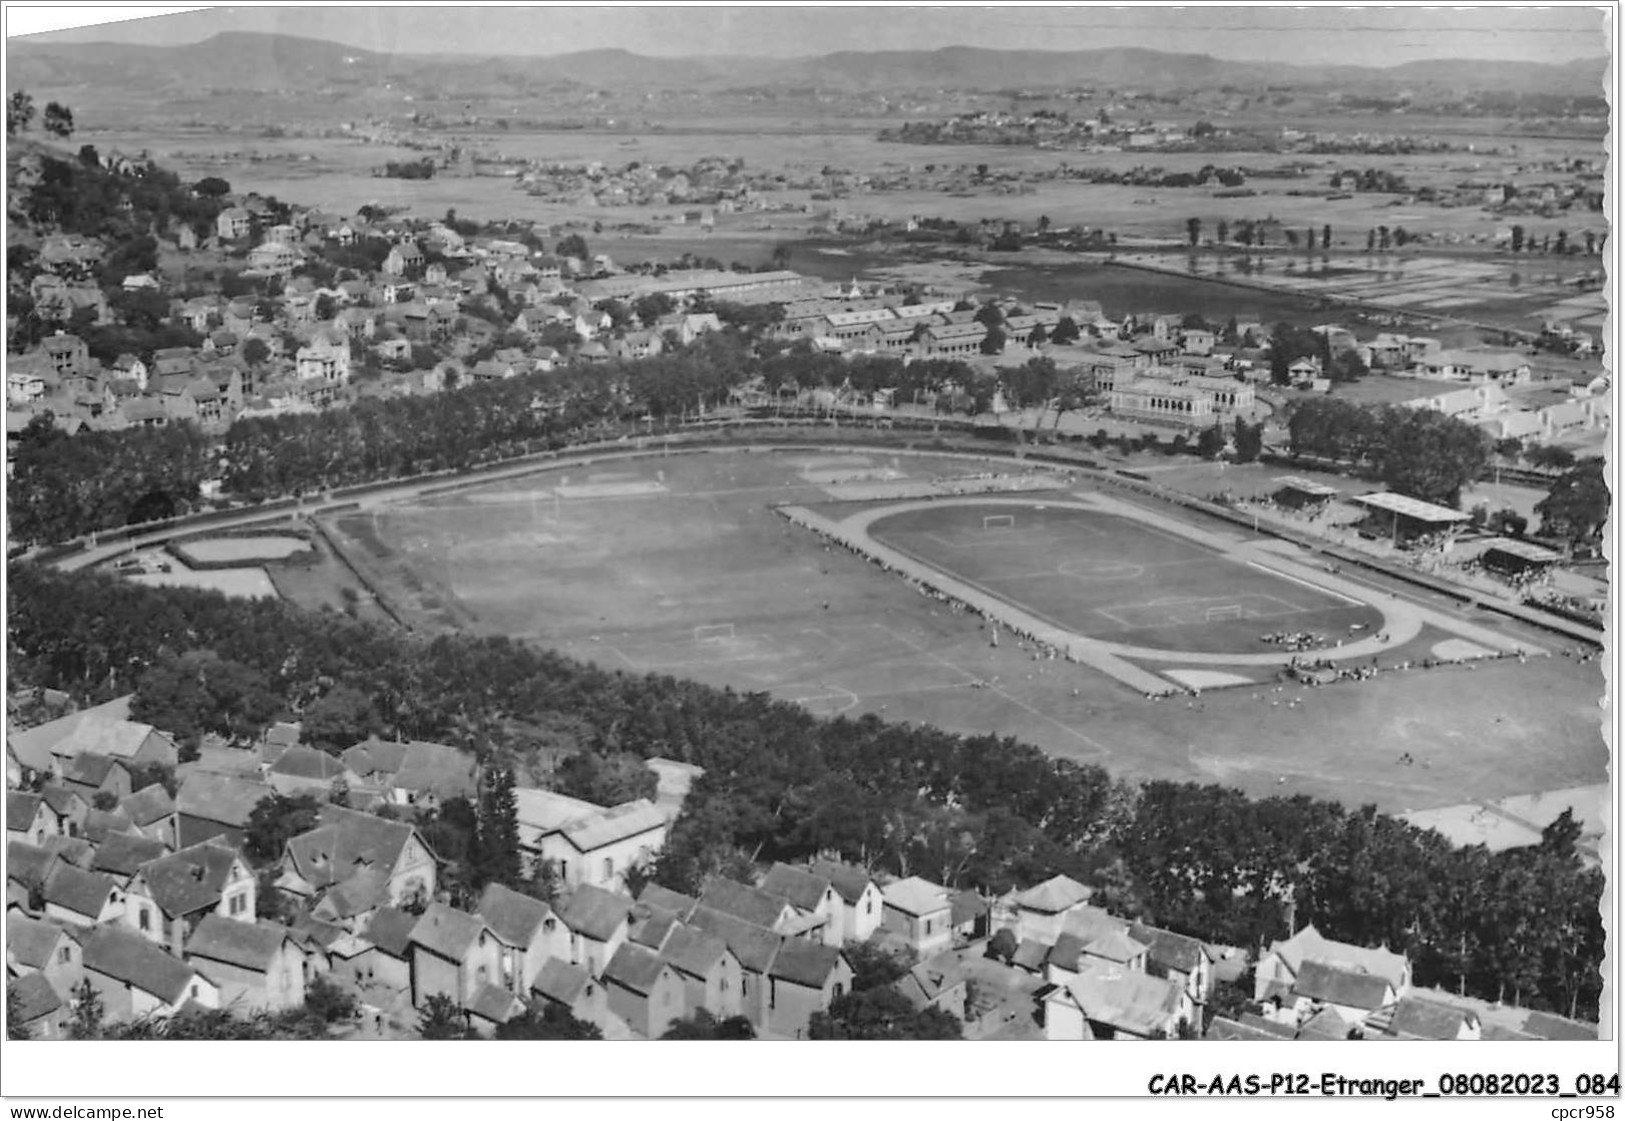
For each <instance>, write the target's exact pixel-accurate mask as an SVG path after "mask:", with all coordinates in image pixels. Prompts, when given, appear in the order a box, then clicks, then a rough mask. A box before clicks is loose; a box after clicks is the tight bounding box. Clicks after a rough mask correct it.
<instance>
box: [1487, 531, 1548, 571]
mask: <svg viewBox="0 0 1625 1121" xmlns="http://www.w3.org/2000/svg"><path fill="white" fill-rule="evenodd" d="M1561 559H1562V557H1560V556H1559V555H1558V554H1557V553H1555V552H1553V551H1552V550H1551V549H1547V548H1544V547H1542V546H1540V545H1536V544H1535V543H1534V542H1532V541H1515V540H1513V539H1511V538H1507V537H1497V538H1496V539H1495V540H1494V541H1491V542H1490V543H1489V544H1488V545H1487V546H1485V548H1484V551H1483V552H1482V553H1480V554H1479V555H1478V563H1480V564H1481V565H1483V566H1484V567H1485V568H1487V569H1489V570H1490V571H1491V572H1498V573H1501V574H1502V575H1504V576H1538V575H1540V574H1541V573H1543V572H1545V571H1546V570H1547V569H1549V568H1551V566H1552V565H1554V564H1556V563H1557V562H1558V561H1559V560H1561Z"/></svg>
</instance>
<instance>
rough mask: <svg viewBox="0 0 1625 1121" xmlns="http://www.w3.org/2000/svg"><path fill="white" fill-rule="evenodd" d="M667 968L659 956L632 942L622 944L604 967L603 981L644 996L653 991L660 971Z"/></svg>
mask: <svg viewBox="0 0 1625 1121" xmlns="http://www.w3.org/2000/svg"><path fill="white" fill-rule="evenodd" d="M666 968H668V967H667V965H666V963H665V962H663V961H661V960H660V955H659V954H657V953H655V952H654V951H653V950H648V949H645V948H644V947H642V946H639V945H636V944H634V943H632V942H622V943H621V945H620V947H619V948H618V949H616V951H615V956H614V957H612V958H610V959H609V963H608V964H607V965H605V966H604V973H603V979H604V980H605V981H614V982H615V983H616V984H618V985H620V986H621V987H622V988H627V989H631V990H632V991H633V992H635V993H642V994H643V995H644V996H647V995H649V994H650V993H651V992H653V991H654V987H655V983H656V982H657V981H659V980H660V973H661V971H662V970H664V969H666Z"/></svg>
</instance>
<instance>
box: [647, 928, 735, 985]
mask: <svg viewBox="0 0 1625 1121" xmlns="http://www.w3.org/2000/svg"><path fill="white" fill-rule="evenodd" d="M729 953H730V951H729V949H728V944H727V943H726V942H724V941H723V940H722V939H721V938H719V937H717V936H716V935H714V934H706V933H704V932H703V931H700V930H697V929H695V928H694V927H691V926H685V925H683V924H681V923H678V924H675V925H673V927H672V929H671V934H670V936H669V937H668V938H667V939H666V944H665V946H664V948H663V949H661V951H660V956H661V957H662V958H664V959H665V961H666V962H667V963H668V964H669V965H671V967H672V968H673V969H676V970H678V971H680V972H682V973H687V974H689V975H691V976H694V977H704V976H705V975H706V974H708V973H709V972H710V971H711V969H712V968H713V967H714V966H715V965H716V964H717V963H718V962H719V961H722V960H723V959H724V958H725V957H727V956H728V955H729Z"/></svg>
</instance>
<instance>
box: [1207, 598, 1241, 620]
mask: <svg viewBox="0 0 1625 1121" xmlns="http://www.w3.org/2000/svg"><path fill="white" fill-rule="evenodd" d="M1244 614H1245V613H1244V612H1243V611H1242V607H1241V604H1239V603H1227V604H1224V605H1222V606H1220V607H1210V608H1208V609H1207V621H1208V622H1210V623H1212V622H1215V621H1217V620H1219V619H1240V618H1242V617H1243V616H1244Z"/></svg>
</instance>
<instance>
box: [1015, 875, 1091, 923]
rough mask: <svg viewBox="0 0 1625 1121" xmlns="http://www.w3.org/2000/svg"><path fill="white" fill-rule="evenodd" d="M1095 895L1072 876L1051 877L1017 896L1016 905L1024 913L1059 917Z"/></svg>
mask: <svg viewBox="0 0 1625 1121" xmlns="http://www.w3.org/2000/svg"><path fill="white" fill-rule="evenodd" d="M1093 894H1094V890H1093V889H1092V888H1088V887H1085V886H1084V885H1083V884H1080V883H1079V882H1078V881H1077V880H1074V879H1072V878H1071V877H1070V876H1051V877H1050V878H1049V879H1047V880H1045V881H1044V882H1043V883H1041V884H1039V885H1037V886H1036V887H1030V888H1028V889H1027V890H1026V891H1024V892H1022V893H1021V894H1020V895H1018V896H1016V899H1015V903H1016V906H1017V907H1020V908H1021V909H1022V910H1024V911H1037V912H1039V913H1040V914H1045V915H1058V914H1060V913H1061V912H1062V911H1064V910H1066V909H1067V908H1068V907H1074V906H1076V905H1077V904H1079V903H1086V902H1088V900H1089V897H1090V896H1092V895H1093Z"/></svg>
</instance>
